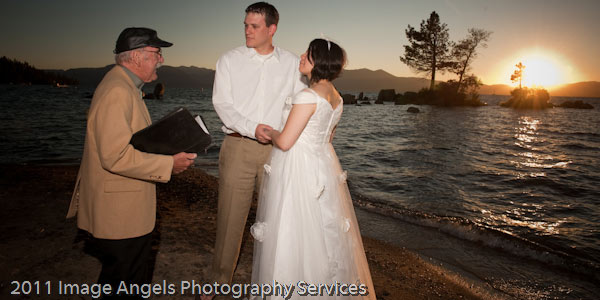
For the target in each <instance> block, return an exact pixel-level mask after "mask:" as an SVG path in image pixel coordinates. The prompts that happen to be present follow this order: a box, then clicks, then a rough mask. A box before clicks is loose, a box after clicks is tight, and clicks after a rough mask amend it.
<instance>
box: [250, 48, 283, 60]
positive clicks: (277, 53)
mask: <svg viewBox="0 0 600 300" xmlns="http://www.w3.org/2000/svg"><path fill="white" fill-rule="evenodd" d="M246 55H247V56H248V58H255V57H256V58H258V57H260V54H258V52H256V50H255V49H254V48H249V47H246ZM279 57H280V50H279V47H277V46H274V49H273V52H271V53H269V54H267V57H266V58H265V61H267V60H269V59H271V58H273V59H275V61H277V62H279Z"/></svg>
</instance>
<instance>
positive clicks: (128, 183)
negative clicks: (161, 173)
mask: <svg viewBox="0 0 600 300" xmlns="http://www.w3.org/2000/svg"><path fill="white" fill-rule="evenodd" d="M142 186H143V183H142V182H140V181H136V180H126V179H119V180H107V181H105V182H104V192H105V193H118V192H139V191H141V190H142Z"/></svg>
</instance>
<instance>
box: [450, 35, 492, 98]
mask: <svg viewBox="0 0 600 300" xmlns="http://www.w3.org/2000/svg"><path fill="white" fill-rule="evenodd" d="M491 34H492V32H491V31H486V30H483V29H477V28H469V34H468V35H467V37H466V38H465V39H463V40H461V41H459V42H458V43H457V44H455V45H454V47H452V57H453V59H454V64H453V66H452V68H451V72H452V73H454V74H456V75H458V87H457V92H458V91H460V89H461V86H462V83H463V78H464V76H465V74H466V73H467V72H468V71H469V70H470V67H471V63H472V62H473V60H474V59H475V58H476V57H477V47H479V46H481V47H484V48H485V47H487V44H486V42H487V41H488V40H489V38H490V35H491Z"/></svg>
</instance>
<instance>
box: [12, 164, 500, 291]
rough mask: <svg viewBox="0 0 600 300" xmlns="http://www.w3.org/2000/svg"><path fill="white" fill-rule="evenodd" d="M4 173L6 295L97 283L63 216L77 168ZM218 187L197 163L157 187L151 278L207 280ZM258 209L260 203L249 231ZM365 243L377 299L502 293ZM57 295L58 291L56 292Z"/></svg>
mask: <svg viewBox="0 0 600 300" xmlns="http://www.w3.org/2000/svg"><path fill="white" fill-rule="evenodd" d="M0 170H1V172H2V175H1V176H0V178H1V179H0V186H1V187H2V189H1V190H0V197H1V199H3V205H4V207H5V208H4V209H3V210H0V211H1V212H0V217H1V218H2V220H4V221H3V223H2V225H0V226H1V229H0V238H1V239H2V240H3V241H4V244H5V245H4V246H3V247H2V250H0V259H1V261H2V266H3V269H5V270H4V272H2V275H1V276H2V279H1V281H0V291H1V295H3V297H2V298H4V297H7V299H21V298H23V297H24V296H23V295H21V296H18V295H10V292H11V291H13V290H14V289H15V284H14V283H12V282H13V281H19V282H23V281H30V282H34V281H40V282H46V281H51V282H52V284H53V285H54V284H55V283H56V284H58V282H59V280H60V281H62V282H63V283H78V284H94V283H95V282H96V277H97V276H98V274H99V271H100V264H99V262H98V261H97V260H96V259H95V258H94V257H93V256H91V255H89V254H88V253H87V250H86V249H85V239H86V235H85V234H84V233H83V232H81V231H78V230H77V226H76V221H75V218H72V219H65V215H66V211H67V208H68V204H69V201H70V196H71V193H72V189H73V184H74V182H75V178H76V174H77V170H78V166H77V165H0ZM217 185H218V180H217V178H216V177H214V176H211V175H208V174H207V173H206V172H204V171H203V170H201V169H198V168H192V169H190V170H188V171H186V172H184V173H182V174H179V175H175V176H173V178H172V179H171V181H170V182H169V183H166V184H157V202H158V208H157V224H156V228H155V231H154V233H153V253H154V254H155V258H156V259H155V264H154V267H153V270H154V273H153V274H154V275H153V283H156V284H161V283H163V282H166V283H176V282H181V281H189V282H191V281H192V280H194V281H195V282H196V283H206V278H208V276H207V274H208V267H209V265H210V263H211V260H212V253H213V244H214V239H215V229H216V210H217V207H216V199H217ZM255 208H256V201H255V202H254V205H253V207H252V209H251V212H250V215H249V216H248V220H249V222H247V225H246V230H248V229H249V227H250V224H251V220H253V219H254V213H255ZM252 243H253V240H252V237H251V235H250V234H248V232H246V234H245V235H244V241H243V243H242V249H241V253H240V258H239V262H238V267H237V269H236V272H235V274H234V279H233V282H234V283H239V284H245V283H249V282H250V277H251V272H252V270H251V268H252V249H253V245H252ZM363 243H364V247H365V252H366V255H367V259H368V261H369V267H370V269H371V275H372V277H373V282H374V285H375V290H376V294H377V298H378V299H491V298H500V296H499V295H495V294H491V293H490V291H489V290H487V289H486V288H484V287H478V286H476V285H473V283H470V282H468V281H467V280H466V279H464V278H462V277H461V276H459V275H457V274H454V273H453V272H451V271H449V270H447V269H444V268H442V267H440V266H437V265H435V264H433V263H430V262H427V261H425V260H423V259H421V258H420V257H419V255H418V254H416V253H413V252H411V251H408V250H406V249H402V248H399V247H395V246H392V245H390V244H387V243H385V242H382V241H378V240H375V239H371V238H368V237H364V236H363ZM53 292H54V293H53V296H56V292H57V290H56V289H54V290H53ZM178 292H179V290H178ZM5 295H6V296H5ZM29 297H33V296H32V294H30V295H29ZM29 297H25V298H29ZM63 297H65V296H64V295H63ZM80 297H81V296H76V295H72V296H71V297H68V298H66V299H81V298H80ZM88 297H89V296H88ZM33 298H36V297H33ZM40 298H45V297H42V296H40ZM52 298H54V297H52ZM180 298H184V299H185V298H188V299H192V298H193V295H190V294H185V295H183V296H182V295H181V294H177V295H170V296H169V295H155V296H154V297H153V299H180ZM61 299H63V298H61Z"/></svg>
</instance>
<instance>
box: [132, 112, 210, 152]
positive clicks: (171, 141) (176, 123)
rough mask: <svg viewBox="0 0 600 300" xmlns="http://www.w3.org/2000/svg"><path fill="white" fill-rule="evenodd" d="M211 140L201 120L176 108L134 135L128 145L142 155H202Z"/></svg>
mask: <svg viewBox="0 0 600 300" xmlns="http://www.w3.org/2000/svg"><path fill="white" fill-rule="evenodd" d="M211 140H212V139H211V137H210V134H209V132H208V130H207V129H206V125H205V124H204V121H203V120H202V118H201V117H200V116H196V117H195V118H194V117H193V116H192V114H191V113H190V112H189V111H188V110H187V109H186V108H184V107H180V108H178V109H176V110H174V111H172V112H170V113H168V114H167V115H166V116H164V117H162V118H161V119H160V120H158V121H156V122H154V123H152V124H151V125H150V126H148V127H146V128H144V129H142V130H140V131H138V132H136V133H134V134H133V136H132V137H131V141H130V142H129V143H130V144H132V145H133V147H135V148H136V149H138V150H140V151H143V152H148V153H156V154H167V155H173V154H177V153H179V152H188V153H199V152H205V151H206V149H207V148H208V146H209V145H210V143H211Z"/></svg>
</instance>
